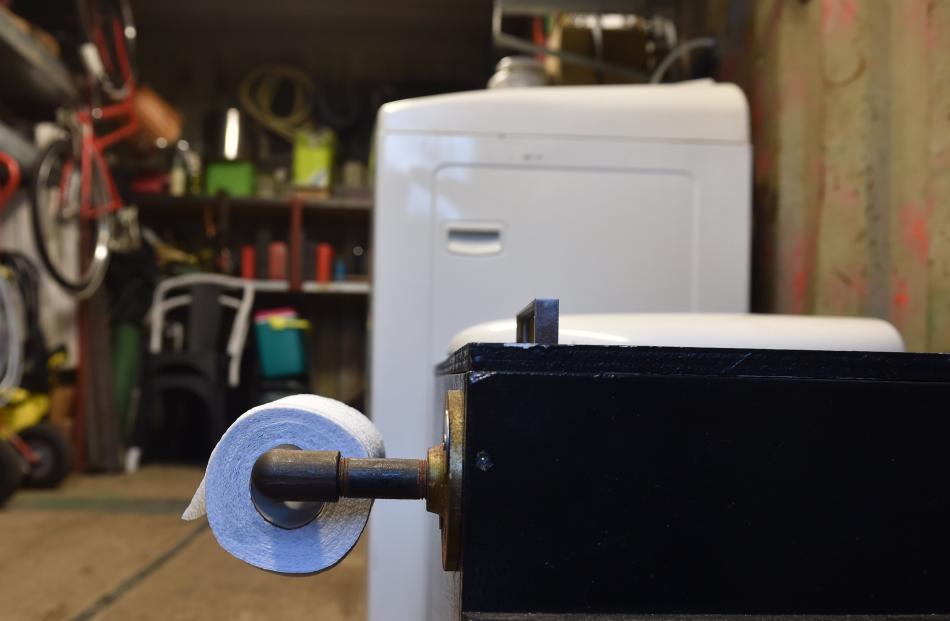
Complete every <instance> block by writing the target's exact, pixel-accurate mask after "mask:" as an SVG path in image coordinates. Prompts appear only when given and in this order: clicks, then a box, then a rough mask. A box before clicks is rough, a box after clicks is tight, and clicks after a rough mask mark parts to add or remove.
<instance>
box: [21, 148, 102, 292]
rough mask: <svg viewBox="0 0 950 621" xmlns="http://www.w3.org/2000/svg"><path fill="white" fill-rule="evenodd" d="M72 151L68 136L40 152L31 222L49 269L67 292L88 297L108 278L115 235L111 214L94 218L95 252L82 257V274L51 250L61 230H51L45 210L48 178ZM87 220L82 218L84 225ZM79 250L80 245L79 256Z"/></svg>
mask: <svg viewBox="0 0 950 621" xmlns="http://www.w3.org/2000/svg"><path fill="white" fill-rule="evenodd" d="M71 154H72V145H71V144H70V142H69V141H67V140H57V141H55V142H53V143H52V144H50V145H49V146H48V147H46V149H44V151H43V153H42V154H41V155H40V157H39V159H38V160H37V164H36V171H35V174H34V175H33V187H32V197H31V198H32V200H31V201H30V202H31V209H30V215H31V218H30V219H31V222H32V226H31V229H32V232H33V242H34V245H35V246H36V251H37V254H38V255H39V257H40V261H41V262H42V264H43V267H44V269H45V270H46V272H47V273H48V274H49V275H50V276H51V277H52V278H53V280H54V281H56V284H58V285H59V286H60V287H61V288H62V289H64V290H65V291H66V292H67V293H69V294H71V295H73V296H75V297H78V298H80V299H84V298H87V297H89V296H90V295H92V294H93V293H94V292H95V291H96V290H97V289H98V288H99V286H100V285H101V284H102V281H103V280H104V279H105V275H106V271H107V270H108V268H109V260H110V258H111V253H110V252H109V240H110V238H111V235H112V231H111V225H110V219H111V217H112V216H111V215H110V214H103V215H101V216H100V217H98V218H96V219H95V220H92V221H91V222H92V223H94V224H93V226H92V230H91V231H90V234H91V235H93V237H92V239H94V242H93V245H92V253H91V256H90V257H89V258H88V261H83V260H82V259H80V261H79V262H80V265H81V264H82V263H86V268H85V269H82V268H80V269H79V270H77V271H78V275H73V274H71V273H68V271H67V270H66V269H64V267H63V266H62V265H60V264H58V260H57V258H55V257H54V256H53V253H51V252H50V246H49V241H50V240H51V238H52V237H51V236H52V235H54V234H58V233H59V231H55V230H50V229H51V227H50V226H49V224H48V223H47V222H46V220H47V214H46V213H45V210H46V209H47V208H48V205H46V199H47V196H45V193H46V192H48V190H49V188H50V186H49V185H48V182H49V180H50V177H51V175H52V167H53V166H55V163H56V162H57V161H67V160H68V159H69V158H70V156H71ZM82 222H83V221H82V220H81V219H79V223H80V225H81V223H82ZM78 255H79V252H78V249H77V252H76V255H75V256H76V257H77V258H79V257H78Z"/></svg>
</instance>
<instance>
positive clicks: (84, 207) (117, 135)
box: [60, 89, 139, 220]
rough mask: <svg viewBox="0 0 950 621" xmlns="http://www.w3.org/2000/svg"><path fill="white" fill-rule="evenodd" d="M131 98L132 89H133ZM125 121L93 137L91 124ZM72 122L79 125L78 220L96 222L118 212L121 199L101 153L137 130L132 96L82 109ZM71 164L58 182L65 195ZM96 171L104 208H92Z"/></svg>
mask: <svg viewBox="0 0 950 621" xmlns="http://www.w3.org/2000/svg"><path fill="white" fill-rule="evenodd" d="M133 95H134V89H133ZM123 117H124V118H125V119H126V120H125V123H124V124H122V125H121V126H120V127H118V128H117V129H115V130H113V131H111V132H108V133H106V134H103V135H102V136H96V134H95V121H107V120H115V119H121V118H123ZM76 121H77V123H78V125H79V134H80V138H79V141H80V145H79V167H80V168H79V172H80V189H79V216H80V218H83V219H86V220H90V219H96V218H98V217H99V216H101V215H103V214H108V213H115V212H116V211H118V210H119V209H121V208H122V198H121V197H120V196H119V191H118V189H117V188H116V185H115V181H114V180H113V178H112V174H111V173H110V172H109V167H108V166H107V165H106V162H105V158H104V157H103V155H102V153H103V151H105V150H106V149H108V148H110V147H111V146H113V145H114V144H116V143H117V142H120V141H122V140H125V139H126V138H128V137H130V136H132V135H134V134H135V133H136V132H137V131H138V128H139V122H138V117H137V116H136V114H135V107H134V104H133V101H132V95H130V96H129V98H128V99H126V100H125V101H121V102H119V103H116V104H111V105H108V106H102V107H101V108H93V109H88V108H84V109H81V110H79V111H78V112H76ZM73 166H74V164H73V162H72V161H68V162H66V164H65V165H64V167H63V173H64V174H63V178H62V181H61V182H60V184H61V185H60V191H61V192H62V193H63V195H65V193H66V191H67V187H66V185H67V183H68V182H69V179H70V177H71V176H72V173H73ZM97 168H98V170H99V171H100V174H102V176H103V178H104V180H105V185H106V189H107V191H108V199H107V200H106V202H105V204H102V205H96V204H95V201H94V200H93V185H92V184H93V178H94V175H95V169H97Z"/></svg>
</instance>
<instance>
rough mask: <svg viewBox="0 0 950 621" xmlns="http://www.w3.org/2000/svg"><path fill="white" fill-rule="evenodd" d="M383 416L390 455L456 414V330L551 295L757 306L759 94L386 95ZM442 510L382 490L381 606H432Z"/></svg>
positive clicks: (566, 306)
mask: <svg viewBox="0 0 950 621" xmlns="http://www.w3.org/2000/svg"><path fill="white" fill-rule="evenodd" d="M376 166H377V170H376V199H375V204H376V208H375V215H374V246H373V248H374V260H373V277H374V290H373V299H372V309H371V321H372V345H371V349H372V351H371V359H372V364H371V371H370V385H371V391H370V404H369V408H370V416H371V417H372V418H373V420H374V422H375V423H376V425H377V426H378V427H379V429H380V431H382V434H383V437H384V438H385V441H386V452H387V455H390V456H393V457H419V456H421V455H424V454H425V450H426V448H428V446H430V445H432V444H434V443H435V441H436V438H437V437H439V434H440V433H441V428H440V427H441V425H440V423H438V422H437V421H435V420H434V418H433V416H432V411H433V407H434V406H433V403H434V381H433V368H434V365H435V364H436V363H437V362H439V361H441V360H442V359H443V358H444V357H445V351H446V347H447V345H448V343H449V341H450V339H451V338H452V337H453V335H455V333H456V332H458V331H459V330H461V329H462V328H465V327H466V326H470V325H473V324H476V323H479V322H483V321H487V320H491V319H495V318H497V317H505V316H512V315H513V313H515V312H517V311H518V310H519V309H521V308H522V307H523V306H524V305H525V304H526V303H527V302H528V301H530V300H531V299H532V298H535V297H556V298H559V299H560V303H561V312H562V313H565V314H568V313H591V312H642V311H656V312H665V311H707V312H743V311H746V310H748V308H747V307H748V288H749V252H750V249H749V246H750V228H751V214H750V210H751V207H750V192H751V178H750V172H751V164H750V145H749V136H748V110H747V104H746V100H745V98H744V96H743V94H742V92H741V91H740V90H739V89H738V88H737V87H735V86H733V85H729V84H715V83H713V82H711V81H700V82H693V83H685V84H680V85H649V86H646V85H643V86H640V85H638V86H597V87H551V88H524V89H517V88H514V89H498V90H492V91H478V92H468V93H459V94H451V95H440V96H434V97H425V98H420V99H413V100H406V101H400V102H394V103H390V104H386V105H385V106H383V107H382V109H381V110H380V113H379V117H378V121H377V135H376ZM438 532H439V531H438V525H437V518H436V517H435V516H434V515H430V514H427V513H425V509H424V507H423V503H421V502H417V503H413V502H397V501H380V502H377V503H376V505H375V508H374V510H373V514H372V517H371V520H370V544H369V546H370V547H369V618H370V621H418V620H420V619H425V618H426V617H427V610H428V609H429V603H430V602H429V599H428V592H429V590H430V589H429V588H428V580H430V579H431V580H437V581H440V582H441V581H444V580H446V579H449V580H451V576H444V575H442V574H441V568H439V567H438V566H437V564H436V563H435V562H434V561H431V559H435V558H438V546H439V535H438Z"/></svg>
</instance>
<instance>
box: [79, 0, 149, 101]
mask: <svg viewBox="0 0 950 621" xmlns="http://www.w3.org/2000/svg"><path fill="white" fill-rule="evenodd" d="M76 9H77V13H78V15H79V25H80V27H81V28H82V36H83V38H84V39H85V41H86V42H85V43H84V44H83V45H82V47H81V49H82V48H85V50H86V51H84V52H83V53H84V54H90V53H92V51H93V50H94V51H95V55H96V56H98V63H96V61H93V63H92V65H93V66H90V67H88V68H89V69H92V73H93V74H94V75H95V78H96V79H97V80H98V82H99V84H100V86H101V87H102V90H103V91H104V92H105V93H106V94H107V95H108V96H109V97H111V98H112V99H113V100H115V101H121V100H124V99H126V98H127V97H128V96H129V95H130V94H131V92H132V87H133V85H134V83H135V39H136V31H135V23H134V22H133V20H132V8H131V7H130V6H129V3H128V0H77V1H76ZM86 62H87V63H88V62H89V60H87V61H86ZM99 65H101V66H99Z"/></svg>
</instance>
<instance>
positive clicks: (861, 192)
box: [710, 0, 950, 351]
mask: <svg viewBox="0 0 950 621" xmlns="http://www.w3.org/2000/svg"><path fill="white" fill-rule="evenodd" d="M718 8H719V9H720V10H719V13H718V17H719V18H721V20H722V21H721V23H722V24H723V27H722V29H720V30H719V32H720V34H721V36H722V37H723V38H724V39H729V40H741V41H743V42H744V43H743V44H742V45H740V46H728V45H727V46H724V47H725V48H726V49H725V51H724V53H726V54H732V55H734V56H735V57H734V58H731V59H729V62H728V63H725V64H726V66H728V67H730V72H731V75H729V76H724V77H725V78H728V79H731V80H734V81H737V82H738V83H740V85H741V86H742V87H743V88H744V89H745V90H746V93H747V94H748V97H749V102H750V107H751V129H752V137H753V143H754V148H755V156H754V166H755V174H754V183H755V188H754V195H755V226H756V230H755V249H754V252H755V256H756V262H755V263H756V266H757V268H756V273H755V274H754V277H753V282H754V291H753V300H754V308H755V310H759V311H770V312H783V313H820V314H834V315H865V316H876V317H882V318H885V319H888V320H890V321H891V322H893V323H894V324H895V325H896V326H897V327H898V328H899V329H900V330H901V332H902V334H903V335H904V338H905V341H906V343H907V346H908V349H910V350H914V351H928V350H929V351H935V350H940V351H950V0H874V1H873V2H872V1H870V0H865V1H861V0H806V1H800V0H744V1H743V0H734V1H732V2H728V3H726V5H722V3H719V5H718ZM743 12H745V14H746V15H747V18H746V19H744V20H743V24H744V26H743V27H744V28H746V30H745V31H744V32H741V33H739V32H738V31H737V30H736V20H735V19H734V18H735V16H736V15H737V14H738V15H743ZM716 18H717V13H716V12H715V11H713V12H711V14H710V19H711V23H713V25H714V23H715V20H716Z"/></svg>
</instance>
